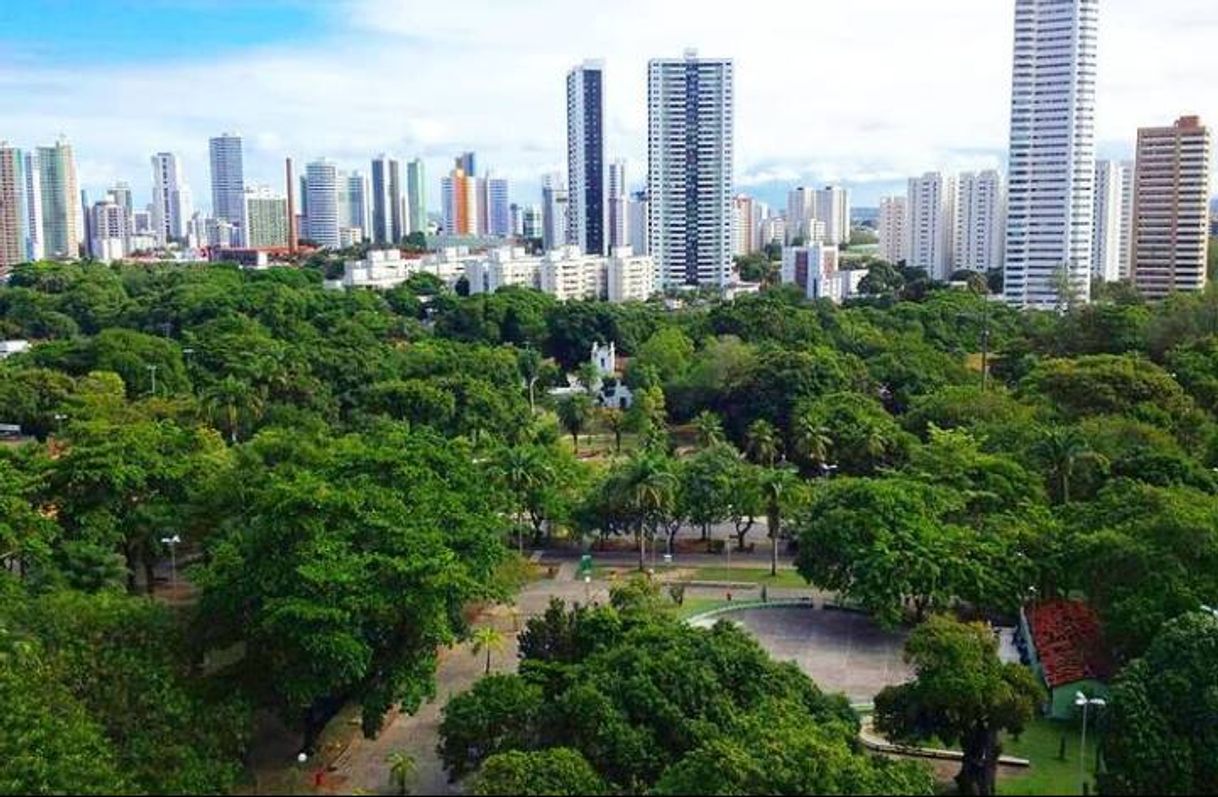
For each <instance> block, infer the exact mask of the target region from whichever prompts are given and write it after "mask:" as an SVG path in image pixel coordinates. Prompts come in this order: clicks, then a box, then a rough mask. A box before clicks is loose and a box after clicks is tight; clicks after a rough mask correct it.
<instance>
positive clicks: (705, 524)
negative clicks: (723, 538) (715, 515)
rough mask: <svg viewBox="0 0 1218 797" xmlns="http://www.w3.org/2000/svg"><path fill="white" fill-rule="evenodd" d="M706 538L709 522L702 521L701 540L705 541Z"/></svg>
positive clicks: (708, 538)
mask: <svg viewBox="0 0 1218 797" xmlns="http://www.w3.org/2000/svg"><path fill="white" fill-rule="evenodd" d="M708 540H710V524H709V523H703V524H702V542H707V541H708Z"/></svg>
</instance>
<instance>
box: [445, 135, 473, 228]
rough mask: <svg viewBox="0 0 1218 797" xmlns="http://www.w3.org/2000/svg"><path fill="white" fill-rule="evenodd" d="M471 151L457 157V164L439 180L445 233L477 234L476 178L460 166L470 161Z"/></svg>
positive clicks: (471, 158) (471, 157)
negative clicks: (446, 175)
mask: <svg viewBox="0 0 1218 797" xmlns="http://www.w3.org/2000/svg"><path fill="white" fill-rule="evenodd" d="M472 160H473V155H472V153H466V154H465V155H462V156H461V157H460V158H457V161H456V163H457V166H456V168H454V169H453V170H452V172H450V173H449V175H448V177H445V178H444V179H442V180H441V181H440V191H441V193H442V194H443V200H444V232H445V233H446V234H447V235H477V234H478V180H477V178H476V177H474V176H473V175H472V174H471V173H469V172H467V171H465V169H463V168H461V164H462V163H463V162H472Z"/></svg>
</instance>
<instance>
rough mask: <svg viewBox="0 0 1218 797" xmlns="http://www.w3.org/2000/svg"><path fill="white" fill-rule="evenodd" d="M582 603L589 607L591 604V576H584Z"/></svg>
mask: <svg viewBox="0 0 1218 797" xmlns="http://www.w3.org/2000/svg"><path fill="white" fill-rule="evenodd" d="M584 603H587V604H589V605H591V603H592V576H591V575H590V574H589V575H585V576H584Z"/></svg>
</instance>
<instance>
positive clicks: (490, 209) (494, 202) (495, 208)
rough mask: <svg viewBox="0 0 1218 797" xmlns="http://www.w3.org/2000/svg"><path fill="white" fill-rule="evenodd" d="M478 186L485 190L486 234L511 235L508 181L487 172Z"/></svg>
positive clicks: (505, 236)
mask: <svg viewBox="0 0 1218 797" xmlns="http://www.w3.org/2000/svg"><path fill="white" fill-rule="evenodd" d="M478 184H479V187H480V188H481V189H483V190H484V191H485V192H486V234H487V235H493V236H495V237H497V238H509V237H511V235H512V204H511V197H510V196H509V192H508V181H507V180H506V179H504V178H502V177H495V176H494V174H487V176H486V179H485V180H480V181H479V183H478Z"/></svg>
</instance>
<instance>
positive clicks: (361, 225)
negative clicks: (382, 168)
mask: <svg viewBox="0 0 1218 797" xmlns="http://www.w3.org/2000/svg"><path fill="white" fill-rule="evenodd" d="M338 193H339V226H340V227H343V228H345V229H347V230H359V231H360V232H359V236H360V239H361V240H363V239H365V238H366V239H368V240H371V239H372V208H371V205H372V198H371V195H370V192H369V189H368V178H367V177H365V176H364V175H363V173H361V172H351V173H350V174H347V173H345V172H340V173H339V181H338Z"/></svg>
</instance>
